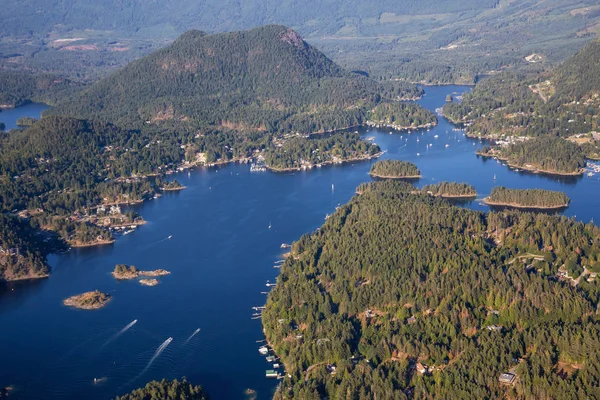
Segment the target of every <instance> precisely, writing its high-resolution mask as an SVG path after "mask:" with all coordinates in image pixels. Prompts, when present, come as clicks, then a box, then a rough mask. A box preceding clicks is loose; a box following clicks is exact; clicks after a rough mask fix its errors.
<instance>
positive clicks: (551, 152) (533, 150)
mask: <svg viewBox="0 0 600 400" xmlns="http://www.w3.org/2000/svg"><path fill="white" fill-rule="evenodd" d="M477 155H479V156H481V157H491V158H497V159H498V160H501V161H506V163H507V164H508V166H510V167H512V168H515V169H522V170H525V171H530V172H534V173H544V174H550V175H561V176H578V175H583V173H584V167H585V165H586V161H585V157H584V153H583V151H582V150H581V148H580V147H579V146H578V145H577V144H575V143H573V142H571V141H568V140H565V139H562V138H558V137H554V136H541V137H538V138H533V139H528V140H527V139H526V140H523V141H516V142H510V143H504V144H502V145H496V146H491V147H490V146H485V147H483V148H482V149H480V150H478V151H477Z"/></svg>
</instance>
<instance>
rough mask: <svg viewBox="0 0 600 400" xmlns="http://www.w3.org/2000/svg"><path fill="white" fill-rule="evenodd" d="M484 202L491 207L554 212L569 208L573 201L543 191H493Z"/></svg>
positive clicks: (560, 195) (564, 196)
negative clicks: (554, 210)
mask: <svg viewBox="0 0 600 400" xmlns="http://www.w3.org/2000/svg"><path fill="white" fill-rule="evenodd" d="M483 202H484V203H485V204H487V205H490V206H503V207H512V208H526V209H539V210H553V209H560V208H565V207H568V206H569V203H570V202H571V199H570V198H569V196H567V195H566V194H564V193H563V192H556V191H552V190H542V189H507V188H505V187H502V186H499V187H495V188H493V189H492V192H491V193H490V195H489V197H486V198H485V199H484V200H483Z"/></svg>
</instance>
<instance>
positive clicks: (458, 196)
mask: <svg viewBox="0 0 600 400" xmlns="http://www.w3.org/2000/svg"><path fill="white" fill-rule="evenodd" d="M432 196H433V197H441V198H444V199H476V198H477V193H475V194H438V195H435V194H432Z"/></svg>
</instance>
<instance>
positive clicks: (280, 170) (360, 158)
mask: <svg viewBox="0 0 600 400" xmlns="http://www.w3.org/2000/svg"><path fill="white" fill-rule="evenodd" d="M383 154H385V151H380V152H379V153H377V154H374V155H372V156H366V157H364V156H363V157H354V158H349V159H346V160H341V161H339V162H336V161H325V162H322V163H320V164H311V165H310V166H309V167H307V166H305V167H302V166H300V167H289V168H278V167H271V166H269V165H265V167H266V168H267V169H268V170H270V171H273V172H296V171H302V170H306V169H313V168H318V167H317V165H321V166H325V165H335V164H346V163H349V162H354V161H367V160H372V159H374V158H379V157H381V156H382V155H383Z"/></svg>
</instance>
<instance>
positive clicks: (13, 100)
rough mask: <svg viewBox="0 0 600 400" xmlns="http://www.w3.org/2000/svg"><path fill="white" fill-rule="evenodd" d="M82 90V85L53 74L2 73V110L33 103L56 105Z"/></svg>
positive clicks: (0, 84)
mask: <svg viewBox="0 0 600 400" xmlns="http://www.w3.org/2000/svg"><path fill="white" fill-rule="evenodd" d="M80 88H81V85H80V84H78V83H75V82H71V81H69V80H68V79H65V78H62V77H60V76H57V75H53V74H30V73H22V72H9V71H0V108H7V107H19V106H22V105H24V104H26V103H28V102H31V101H37V102H43V103H47V104H55V103H56V102H57V100H58V99H61V98H65V97H67V96H68V95H69V94H71V93H74V92H75V91H77V90H79V89H80ZM1 117H2V116H1V115H0V118H1Z"/></svg>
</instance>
